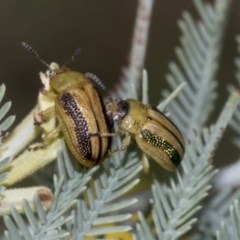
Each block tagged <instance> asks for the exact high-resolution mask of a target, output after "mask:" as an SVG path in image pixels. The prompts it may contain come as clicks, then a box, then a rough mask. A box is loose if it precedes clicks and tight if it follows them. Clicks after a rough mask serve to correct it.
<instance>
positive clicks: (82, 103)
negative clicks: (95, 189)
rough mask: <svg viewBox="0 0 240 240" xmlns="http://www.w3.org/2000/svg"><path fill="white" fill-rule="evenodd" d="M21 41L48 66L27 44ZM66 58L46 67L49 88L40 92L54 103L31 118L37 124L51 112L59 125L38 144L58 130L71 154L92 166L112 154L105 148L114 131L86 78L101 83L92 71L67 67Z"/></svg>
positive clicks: (46, 140)
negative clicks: (81, 71)
mask: <svg viewBox="0 0 240 240" xmlns="http://www.w3.org/2000/svg"><path fill="white" fill-rule="evenodd" d="M22 45H23V46H24V47H25V48H26V49H27V50H28V51H30V52H31V53H32V54H33V55H34V56H35V57H36V58H38V59H39V60H40V61H41V62H42V63H43V64H44V65H45V66H47V67H48V68H49V69H50V67H49V65H48V64H47V63H45V62H44V61H43V60H42V59H41V58H40V57H39V56H38V54H37V53H36V52H35V51H34V50H33V49H32V48H31V47H30V46H29V45H28V44H26V43H22ZM79 53H80V49H78V50H77V51H76V52H75V54H74V55H73V57H72V58H71V60H70V61H73V60H74V59H75V58H76V56H78V55H79ZM70 61H68V62H67V63H65V64H64V66H63V67H62V68H60V69H56V70H51V69H50V70H49V78H50V86H51V88H52V90H45V89H43V90H41V92H42V94H44V95H46V96H48V97H50V98H54V99H55V105H54V106H52V107H50V108H47V109H46V110H44V111H41V112H40V114H38V117H36V118H35V124H36V125H41V124H42V123H43V122H45V121H47V120H48V119H49V117H50V115H52V114H55V115H56V118H57V120H58V122H59V125H58V126H57V127H56V128H55V129H53V130H52V131H50V132H49V133H47V134H46V136H45V137H44V138H43V139H42V141H43V144H42V146H41V147H44V145H46V144H47V143H48V141H49V140H50V139H52V138H53V137H54V136H55V135H57V134H58V133H59V132H62V133H63V135H64V137H65V140H66V142H67V145H68V147H69V148H70V150H71V152H72V153H73V155H74V156H75V158H76V159H77V160H78V161H79V162H80V163H81V164H83V165H84V166H86V167H93V166H95V165H97V164H99V163H100V162H102V161H103V160H104V159H106V158H107V157H109V156H112V155H113V154H114V153H113V152H109V148H110V145H111V140H112V139H111V136H113V135H116V134H112V133H111V129H112V125H113V124H112V117H111V116H110V115H109V114H107V111H106V107H105V105H104V103H103V99H102V96H101V95H100V94H99V91H98V88H97V87H96V86H95V85H94V84H93V82H92V81H90V80H89V78H90V79H92V80H94V81H95V82H96V83H97V84H98V85H100V86H101V87H102V88H104V86H103V84H102V83H101V81H100V80H99V79H98V78H97V77H96V76H94V75H92V74H86V75H83V74H82V73H80V72H75V71H71V70H70V69H67V68H66V64H68V63H69V62H70ZM99 133H101V135H100V134H99ZM116 152H118V151H116Z"/></svg>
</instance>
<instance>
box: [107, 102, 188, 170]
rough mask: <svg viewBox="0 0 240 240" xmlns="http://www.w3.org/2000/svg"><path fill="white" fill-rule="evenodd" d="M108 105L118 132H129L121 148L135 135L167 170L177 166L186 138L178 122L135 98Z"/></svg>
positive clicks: (139, 144) (147, 152) (142, 145)
mask: <svg viewBox="0 0 240 240" xmlns="http://www.w3.org/2000/svg"><path fill="white" fill-rule="evenodd" d="M107 108H108V111H109V112H110V113H111V114H112V116H113V120H114V121H117V122H118V124H119V134H120V135H122V134H124V132H128V133H129V134H130V135H128V136H127V137H125V138H124V139H123V141H122V149H126V148H127V146H128V145H129V144H130V141H131V137H133V138H135V140H136V142H137V144H138V146H139V147H140V149H141V150H142V151H143V152H144V153H146V154H147V155H148V156H150V157H151V158H153V159H154V160H155V161H157V162H158V163H159V164H160V165H161V166H162V167H163V168H165V169H166V170H168V171H173V170H175V169H176V168H177V166H178V165H179V164H180V162H181V160H182V158H183V155H184V151H185V150H184V139H183V136H182V134H181V133H180V131H179V130H178V128H177V127H176V126H175V124H174V123H173V122H172V121H171V120H170V119H168V118H167V117H166V116H165V115H164V114H163V113H162V112H161V111H159V110H158V109H157V107H154V106H152V105H145V104H143V103H142V102H140V101H138V100H135V99H126V100H122V99H116V100H114V101H111V102H110V103H109V105H108V107H107ZM146 170H147V169H146Z"/></svg>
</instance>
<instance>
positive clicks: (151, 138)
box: [141, 129, 181, 166]
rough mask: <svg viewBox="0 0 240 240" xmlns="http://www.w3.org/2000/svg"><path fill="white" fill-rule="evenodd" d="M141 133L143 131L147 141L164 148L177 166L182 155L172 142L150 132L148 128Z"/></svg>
mask: <svg viewBox="0 0 240 240" xmlns="http://www.w3.org/2000/svg"><path fill="white" fill-rule="evenodd" d="M141 133H142V136H143V139H144V140H145V141H146V142H147V143H149V144H150V145H152V146H154V147H157V148H160V149H161V150H163V151H164V152H165V153H166V154H167V155H168V156H169V158H170V159H171V161H172V162H173V163H174V165H175V166H178V165H179V164H180V162H181V157H180V155H179V153H178V151H177V150H176V149H175V148H174V147H173V145H172V144H170V143H169V142H168V141H166V140H165V139H164V138H162V137H160V136H158V135H156V134H154V133H152V132H150V131H149V130H147V129H144V130H143V131H141Z"/></svg>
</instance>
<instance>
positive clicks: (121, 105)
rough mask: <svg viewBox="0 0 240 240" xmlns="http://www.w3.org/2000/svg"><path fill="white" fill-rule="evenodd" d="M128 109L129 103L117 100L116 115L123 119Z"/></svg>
mask: <svg viewBox="0 0 240 240" xmlns="http://www.w3.org/2000/svg"><path fill="white" fill-rule="evenodd" d="M128 110H129V104H128V103H127V102H126V101H124V100H121V99H120V100H118V107H117V111H118V113H119V114H118V115H119V116H118V117H119V118H121V119H123V118H125V117H126V115H127V113H128Z"/></svg>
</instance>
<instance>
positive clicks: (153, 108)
mask: <svg viewBox="0 0 240 240" xmlns="http://www.w3.org/2000/svg"><path fill="white" fill-rule="evenodd" d="M150 109H152V110H153V111H155V112H157V113H159V114H161V115H162V116H163V117H165V118H166V119H167V120H168V121H169V122H170V123H171V124H172V125H173V126H174V127H175V128H176V129H177V131H178V132H179V133H180V135H182V134H181V132H180V130H179V129H178V127H177V126H176V125H175V123H174V122H173V121H172V120H171V119H170V118H168V117H167V116H165V115H164V114H163V113H162V112H161V111H160V110H159V109H158V108H157V107H156V106H153V105H151V107H150ZM162 126H163V127H164V128H165V129H167V130H168V131H169V132H171V133H172V135H173V136H174V137H175V139H176V140H177V141H178V142H179V144H180V146H181V147H182V149H183V151H184V149H185V147H184V146H183V144H182V142H181V141H179V139H178V137H177V136H176V135H175V134H174V133H173V132H172V131H171V129H169V128H166V127H165V126H164V125H162Z"/></svg>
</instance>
